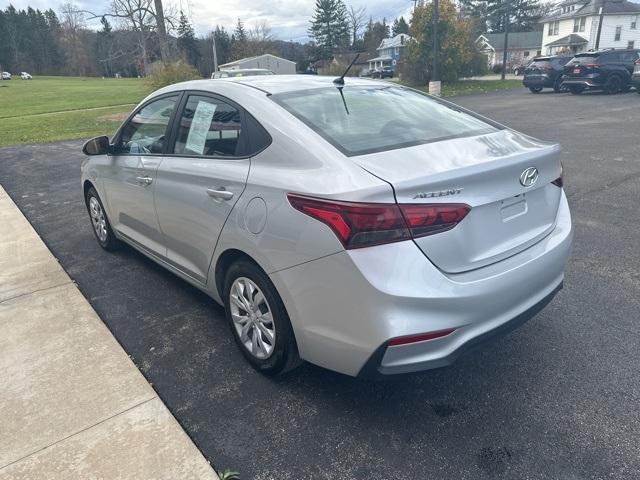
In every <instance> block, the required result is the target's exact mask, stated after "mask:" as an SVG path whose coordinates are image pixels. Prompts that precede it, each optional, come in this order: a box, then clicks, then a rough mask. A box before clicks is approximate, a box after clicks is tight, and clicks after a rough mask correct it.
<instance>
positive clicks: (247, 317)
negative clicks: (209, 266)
mask: <svg viewBox="0 0 640 480" xmlns="http://www.w3.org/2000/svg"><path fill="white" fill-rule="evenodd" d="M229 296H230V298H229V300H230V302H229V305H230V310H231V319H232V320H233V326H234V327H235V329H236V333H237V334H238V338H239V339H240V343H242V345H244V347H245V348H246V349H247V351H248V352H249V353H251V355H253V356H254V357H256V358H259V359H261V360H264V359H266V358H269V357H270V356H271V354H272V353H273V349H274V347H275V340H276V329H275V323H274V321H273V315H272V312H271V308H270V307H269V302H267V299H266V298H265V296H264V294H263V293H262V291H261V290H260V288H258V286H257V285H256V284H255V283H254V282H253V281H252V280H251V279H249V278H246V277H239V278H236V279H235V280H234V282H233V284H232V285H231V289H230V290H229Z"/></svg>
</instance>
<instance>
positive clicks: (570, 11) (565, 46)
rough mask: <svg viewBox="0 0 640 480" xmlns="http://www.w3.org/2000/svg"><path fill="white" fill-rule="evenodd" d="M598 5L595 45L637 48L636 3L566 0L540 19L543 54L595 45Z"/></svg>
mask: <svg viewBox="0 0 640 480" xmlns="http://www.w3.org/2000/svg"><path fill="white" fill-rule="evenodd" d="M600 8H602V18H603V21H602V29H601V33H600V45H599V48H601V49H603V48H640V29H639V26H638V22H639V21H640V4H637V3H633V2H629V1H627V0H604V1H603V0H567V1H564V2H562V3H560V4H559V5H558V6H557V8H556V9H555V10H554V11H553V12H551V14H549V15H548V16H546V17H543V18H542V19H541V20H540V23H542V24H543V26H544V29H543V32H542V33H543V36H542V50H543V53H544V54H545V55H555V54H562V53H569V54H573V53H578V52H585V51H589V50H594V49H595V48H596V36H597V32H598V23H599V21H600V15H599V12H600Z"/></svg>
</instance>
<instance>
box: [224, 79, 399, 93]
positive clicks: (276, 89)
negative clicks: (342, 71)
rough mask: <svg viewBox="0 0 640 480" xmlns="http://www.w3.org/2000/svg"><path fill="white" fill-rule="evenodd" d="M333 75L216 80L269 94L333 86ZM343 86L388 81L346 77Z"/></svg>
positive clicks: (384, 84)
mask: <svg viewBox="0 0 640 480" xmlns="http://www.w3.org/2000/svg"><path fill="white" fill-rule="evenodd" d="M335 78H336V77H334V76H324V75H263V76H256V77H235V78H220V79H218V80H217V81H223V82H234V83H239V84H242V85H246V86H248V87H253V88H257V89H258V90H262V91H264V92H266V93H269V94H277V93H284V92H295V91H302V90H311V89H314V88H322V87H334V86H335V84H334V83H333V80H334V79H335ZM344 84H345V87H349V86H350V85H353V86H374V85H380V86H389V85H391V84H390V83H389V82H382V81H376V80H369V79H361V78H358V77H346V78H345V79H344Z"/></svg>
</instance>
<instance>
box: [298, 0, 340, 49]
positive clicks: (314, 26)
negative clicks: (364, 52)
mask: <svg viewBox="0 0 640 480" xmlns="http://www.w3.org/2000/svg"><path fill="white" fill-rule="evenodd" d="M308 32H309V35H310V36H311V37H312V38H313V39H314V40H315V42H316V44H317V45H318V47H319V49H320V55H321V56H322V57H323V58H330V57H331V55H332V54H333V53H335V52H337V51H340V50H343V49H345V48H347V47H348V45H349V21H348V18H347V7H346V6H345V4H344V2H343V1H342V0H316V9H315V12H314V14H313V17H312V19H311V25H310V27H309V30H308Z"/></svg>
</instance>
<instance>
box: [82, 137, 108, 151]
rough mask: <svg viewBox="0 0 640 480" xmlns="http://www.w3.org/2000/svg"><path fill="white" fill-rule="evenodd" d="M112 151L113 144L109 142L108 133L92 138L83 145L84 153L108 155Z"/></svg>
mask: <svg viewBox="0 0 640 480" xmlns="http://www.w3.org/2000/svg"><path fill="white" fill-rule="evenodd" d="M110 152H111V144H110V143H109V137H107V136H106V135H102V136H101V137H96V138H92V139H91V140H88V141H87V143H85V144H84V145H83V146H82V153H84V154H85V155H106V154H107V153H110Z"/></svg>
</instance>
